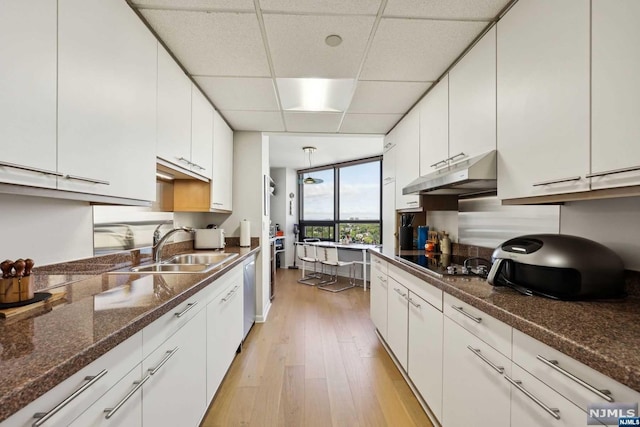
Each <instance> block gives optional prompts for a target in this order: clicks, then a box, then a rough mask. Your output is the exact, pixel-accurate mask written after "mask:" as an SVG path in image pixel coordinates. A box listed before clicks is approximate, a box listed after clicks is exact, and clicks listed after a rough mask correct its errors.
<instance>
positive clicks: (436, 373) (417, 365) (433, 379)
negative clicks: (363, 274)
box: [372, 292, 442, 421]
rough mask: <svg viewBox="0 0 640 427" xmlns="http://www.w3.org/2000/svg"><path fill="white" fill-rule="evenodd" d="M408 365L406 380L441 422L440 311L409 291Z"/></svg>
mask: <svg viewBox="0 0 640 427" xmlns="http://www.w3.org/2000/svg"><path fill="white" fill-rule="evenodd" d="M372 296H373V295H372ZM408 365H409V369H408V373H409V378H411V381H413V384H414V385H415V386H416V388H417V389H418V391H419V392H420V394H421V395H422V397H423V399H424V401H425V402H427V405H429V408H430V409H431V412H433V414H434V415H435V416H436V418H437V419H438V421H442V312H441V311H440V310H437V309H436V308H435V307H433V306H432V305H431V304H429V303H428V302H426V301H425V300H423V299H422V298H420V297H419V296H418V295H416V294H414V293H413V292H409V349H408Z"/></svg>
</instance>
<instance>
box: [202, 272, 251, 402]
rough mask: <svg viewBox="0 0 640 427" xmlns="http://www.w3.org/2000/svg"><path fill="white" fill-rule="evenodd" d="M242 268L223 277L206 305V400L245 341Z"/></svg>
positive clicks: (216, 388)
mask: <svg viewBox="0 0 640 427" xmlns="http://www.w3.org/2000/svg"><path fill="white" fill-rule="evenodd" d="M242 271H243V270H239V273H240V274H234V275H233V276H231V277H228V278H226V279H223V280H225V284H224V288H223V290H222V292H220V293H219V294H218V295H217V296H216V297H215V298H214V299H213V300H212V301H211V302H210V303H209V304H208V305H207V401H210V400H211V399H213V396H214V395H215V393H216V391H217V390H218V387H219V386H220V383H221V382H222V379H223V378H224V376H225V374H226V373H227V370H228V369H229V366H231V362H233V358H234V357H235V354H236V350H237V349H238V346H239V345H240V343H241V341H242V333H243V294H242V292H243V286H242Z"/></svg>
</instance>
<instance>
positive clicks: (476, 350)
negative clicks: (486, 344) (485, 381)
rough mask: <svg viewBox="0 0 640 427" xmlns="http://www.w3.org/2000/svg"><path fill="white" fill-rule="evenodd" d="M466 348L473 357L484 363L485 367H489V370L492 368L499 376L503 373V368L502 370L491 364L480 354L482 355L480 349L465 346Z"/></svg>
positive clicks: (500, 367)
mask: <svg viewBox="0 0 640 427" xmlns="http://www.w3.org/2000/svg"><path fill="white" fill-rule="evenodd" d="M467 348H468V349H469V350H471V352H472V353H473V354H475V355H476V356H478V357H479V358H480V359H482V361H483V362H485V363H486V364H487V365H489V366H491V368H492V369H493V370H494V371H496V372H497V373H499V374H503V373H504V368H503V367H502V366H498V365H496V364H495V363H493V362H492V361H491V360H489V359H487V358H486V357H485V355H484V354H482V353H481V352H480V349H478V348H473V347H471V346H470V345H468V346H467Z"/></svg>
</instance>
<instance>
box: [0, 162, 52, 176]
mask: <svg viewBox="0 0 640 427" xmlns="http://www.w3.org/2000/svg"><path fill="white" fill-rule="evenodd" d="M0 166H4V167H7V168H13V169H20V170H23V171H28V172H38V173H42V174H45V175H53V176H64V174H61V173H60V172H54V171H50V170H46V169H40V168H33V167H31V166H23V165H16V164H15V163H9V162H0Z"/></svg>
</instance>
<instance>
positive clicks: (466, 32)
mask: <svg viewBox="0 0 640 427" xmlns="http://www.w3.org/2000/svg"><path fill="white" fill-rule="evenodd" d="M486 25H487V24H486V23H485V22H473V21H434V20H422V19H395V18H384V19H382V20H381V22H380V26H379V27H378V31H377V32H376V35H375V37H374V40H373V44H372V45H371V50H370V51H369V55H368V57H367V60H366V61H365V64H364V68H363V71H362V74H361V76H360V78H361V79H364V80H396V81H397V80H407V81H434V80H436V79H437V78H438V77H439V76H440V75H441V74H442V73H443V72H444V71H445V70H446V69H447V67H448V66H449V65H451V63H452V62H453V61H454V60H455V59H456V58H457V57H458V56H459V55H460V54H461V53H462V52H463V51H464V49H465V48H466V47H467V46H468V45H469V44H470V43H471V42H472V41H473V39H474V38H475V37H476V36H477V35H478V34H479V33H480V32H481V31H482V29H483V28H484V27H485V26H486Z"/></svg>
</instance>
